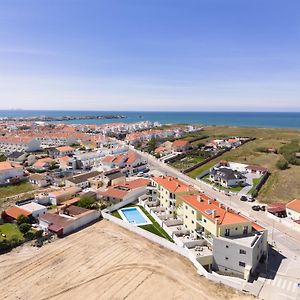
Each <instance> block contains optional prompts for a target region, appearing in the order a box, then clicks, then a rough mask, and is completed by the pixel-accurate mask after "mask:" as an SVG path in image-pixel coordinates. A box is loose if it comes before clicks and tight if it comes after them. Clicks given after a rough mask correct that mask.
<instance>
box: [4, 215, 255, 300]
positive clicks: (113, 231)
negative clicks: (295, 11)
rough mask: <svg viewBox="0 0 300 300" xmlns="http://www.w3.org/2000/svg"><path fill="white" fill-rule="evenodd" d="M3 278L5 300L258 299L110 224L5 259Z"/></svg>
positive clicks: (7, 256)
mask: <svg viewBox="0 0 300 300" xmlns="http://www.w3.org/2000/svg"><path fill="white" fill-rule="evenodd" d="M0 277H1V278H2V280H1V282H0V288H1V298H2V299H21V300H25V299H26V300H33V299H39V300H45V299H75V300H76V299H89V300H93V299H204V300H212V299H235V300H238V299H252V297H250V296H246V295H243V294H241V293H238V292H236V291H234V290H232V289H230V288H227V287H224V286H223V285H220V284H215V283H212V282H210V281H208V280H206V279H205V278H202V277H200V276H199V275H198V274H197V272H196V270H195V268H194V267H193V266H192V264H191V263H190V262H189V261H188V260H187V259H185V258H183V257H181V256H180V255H177V254H175V253H174V252H171V251H168V250H166V249H165V248H162V247H160V246H158V245H156V244H154V243H151V242H149V241H148V240H146V239H144V238H142V237H140V236H138V235H136V234H133V233H131V232H129V231H127V230H125V229H123V228H121V227H118V226H117V225H115V224H113V223H111V222H108V221H104V220H103V221H101V222H98V223H96V224H94V225H93V226H90V227H88V228H86V229H84V230H82V231H80V232H77V233H75V234H73V235H71V236H68V237H66V238H64V239H61V240H57V241H55V242H53V243H51V244H47V245H45V246H43V247H42V248H33V247H29V246H23V247H20V248H18V249H16V250H14V251H13V252H11V253H8V254H4V255H1V256H0Z"/></svg>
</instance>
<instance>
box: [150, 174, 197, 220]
mask: <svg viewBox="0 0 300 300" xmlns="http://www.w3.org/2000/svg"><path fill="white" fill-rule="evenodd" d="M151 186H152V187H155V188H156V197H157V200H159V203H160V205H161V206H163V207H164V208H165V209H166V211H167V213H169V214H171V215H174V214H175V213H176V208H177V207H178V206H179V204H180V203H181V200H180V197H179V196H180V195H184V194H189V193H191V194H192V193H195V192H196V190H195V189H194V188H193V187H192V186H191V185H188V184H186V183H184V182H182V181H181V180H179V179H178V178H175V177H172V176H159V177H154V178H151Z"/></svg>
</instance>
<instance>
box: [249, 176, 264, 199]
mask: <svg viewBox="0 0 300 300" xmlns="http://www.w3.org/2000/svg"><path fill="white" fill-rule="evenodd" d="M260 180H261V177H259V178H253V180H252V188H251V190H250V191H249V192H248V195H251V194H252V193H253V192H254V191H255V189H256V186H257V185H258V184H259V182H260Z"/></svg>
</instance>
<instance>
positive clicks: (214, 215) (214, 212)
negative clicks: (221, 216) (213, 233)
mask: <svg viewBox="0 0 300 300" xmlns="http://www.w3.org/2000/svg"><path fill="white" fill-rule="evenodd" d="M211 216H212V218H213V219H214V218H215V217H216V210H215V209H213V210H212V212H211Z"/></svg>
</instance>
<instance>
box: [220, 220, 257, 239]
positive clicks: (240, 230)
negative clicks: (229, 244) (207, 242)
mask: <svg viewBox="0 0 300 300" xmlns="http://www.w3.org/2000/svg"><path fill="white" fill-rule="evenodd" d="M244 227H247V233H250V232H251V230H252V225H251V222H250V221H249V222H248V223H243V224H233V225H222V226H219V228H218V235H217V236H222V237H225V231H226V229H229V230H230V234H229V236H242V235H244Z"/></svg>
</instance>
